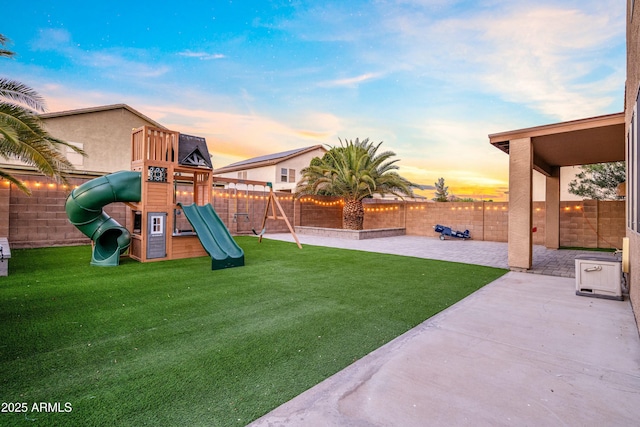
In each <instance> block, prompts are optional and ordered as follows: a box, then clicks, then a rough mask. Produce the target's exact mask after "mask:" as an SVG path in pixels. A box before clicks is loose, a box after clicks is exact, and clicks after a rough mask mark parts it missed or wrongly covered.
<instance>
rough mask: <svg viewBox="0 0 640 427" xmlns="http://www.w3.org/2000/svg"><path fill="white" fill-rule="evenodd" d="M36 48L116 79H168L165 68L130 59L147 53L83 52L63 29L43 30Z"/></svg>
mask: <svg viewBox="0 0 640 427" xmlns="http://www.w3.org/2000/svg"><path fill="white" fill-rule="evenodd" d="M33 47H34V48H35V49H38V50H46V51H53V52H56V53H58V54H59V55H62V56H64V57H66V58H67V59H68V60H69V61H71V62H73V63H75V64H77V65H79V66H83V67H90V68H93V69H95V70H101V71H102V72H103V73H107V74H109V75H112V76H114V77H121V76H123V75H126V76H131V77H141V78H153V77H160V76H162V75H165V74H166V73H167V72H169V70H170V68H169V66H167V65H166V64H155V63H152V61H150V62H142V61H140V60H138V59H130V57H135V58H144V57H148V52H147V51H143V50H140V49H115V48H112V49H101V50H85V49H82V48H81V47H80V45H78V44H76V43H74V41H73V39H72V36H71V34H70V33H69V32H68V31H67V30H64V29H46V30H41V31H40V32H39V37H38V38H37V39H36V40H35V41H34V42H33Z"/></svg>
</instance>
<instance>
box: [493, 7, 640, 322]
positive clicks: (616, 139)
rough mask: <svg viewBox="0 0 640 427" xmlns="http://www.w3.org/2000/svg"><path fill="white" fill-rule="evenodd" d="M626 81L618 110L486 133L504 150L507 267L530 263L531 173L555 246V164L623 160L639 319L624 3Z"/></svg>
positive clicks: (631, 40)
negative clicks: (540, 189)
mask: <svg viewBox="0 0 640 427" xmlns="http://www.w3.org/2000/svg"><path fill="white" fill-rule="evenodd" d="M626 26H627V80H626V85H625V105H624V111H623V112H621V113H615V114H609V115H604V116H598V117H590V118H585V119H580V120H574V121H569V122H563V123H555V124H549V125H544V126H537V127H533V128H528V129H519V130H512V131H507V132H500V133H495V134H491V135H489V141H490V143H491V144H492V145H494V146H495V147H497V148H499V149H500V150H502V151H504V152H505V153H507V154H508V155H509V195H510V198H509V225H508V228H509V231H508V245H509V267H510V268H511V269H514V270H527V269H530V268H531V266H532V253H533V246H532V245H533V238H532V216H533V209H532V176H533V170H537V171H538V172H540V173H542V174H543V175H544V176H545V177H546V190H545V203H546V216H547V217H546V227H545V233H546V236H545V244H546V246H547V247H549V248H556V249H557V248H558V247H559V235H560V220H559V215H560V179H559V177H560V174H559V171H560V168H561V167H563V166H573V165H586V164H593V163H601V162H613V161H620V160H624V161H626V163H627V183H626V203H627V206H626V236H627V238H628V241H629V248H628V253H627V254H626V255H625V258H626V257H627V256H628V259H629V267H628V278H627V279H628V280H627V283H628V285H629V296H630V299H631V303H632V306H633V309H634V313H635V316H636V320H638V319H640V216H639V215H640V170H639V168H638V157H639V155H638V150H640V146H639V144H638V130H639V129H638V111H639V110H640V10H639V8H634V1H633V0H628V2H627V22H626Z"/></svg>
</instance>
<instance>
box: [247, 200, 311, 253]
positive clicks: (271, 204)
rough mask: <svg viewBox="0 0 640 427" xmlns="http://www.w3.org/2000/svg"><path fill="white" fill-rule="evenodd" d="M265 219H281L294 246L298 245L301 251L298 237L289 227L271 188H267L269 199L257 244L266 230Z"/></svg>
mask: <svg viewBox="0 0 640 427" xmlns="http://www.w3.org/2000/svg"><path fill="white" fill-rule="evenodd" d="M269 207H271V215H269ZM276 207H277V208H278V210H279V211H280V215H282V216H281V217H278V213H277V212H276ZM267 219H282V220H284V222H285V223H286V224H287V227H288V228H289V232H290V233H291V235H292V236H293V239H294V240H295V241H296V244H297V245H298V247H299V248H300V249H302V245H301V244H300V241H299V240H298V236H297V235H296V232H295V231H294V229H293V227H292V226H291V223H290V222H289V220H288V219H287V215H285V213H284V209H282V205H280V201H279V200H278V196H276V194H275V193H274V192H273V188H272V187H269V199H268V200H267V205H266V206H265V208H264V217H263V218H262V226H261V230H262V232H261V233H260V237H259V238H258V242H259V243H261V242H262V235H263V234H264V232H265V230H266V226H267Z"/></svg>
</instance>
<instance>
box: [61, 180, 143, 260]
mask: <svg viewBox="0 0 640 427" xmlns="http://www.w3.org/2000/svg"><path fill="white" fill-rule="evenodd" d="M141 183H142V181H141V175H140V172H133V171H120V172H115V173H112V174H109V175H105V176H101V177H100V178H96V179H92V180H91V181H87V182H85V183H84V184H82V185H81V186H79V187H78V188H76V189H74V190H73V191H72V192H71V194H69V197H67V202H66V204H65V210H66V212H67V217H68V218H69V221H70V222H71V224H73V225H75V226H76V227H77V228H78V230H80V231H81V232H82V233H83V234H84V235H85V236H87V237H88V238H90V239H91V240H93V242H94V245H93V252H92V254H91V265H98V266H116V265H118V264H119V262H120V255H121V254H122V253H124V252H125V251H126V250H127V248H128V247H129V245H130V244H131V234H130V233H129V231H128V230H127V229H126V228H125V227H123V226H121V225H120V224H118V222H117V221H116V220H114V219H113V218H111V217H110V216H109V215H107V214H106V213H105V212H104V211H103V210H102V208H103V207H104V206H106V205H108V204H110V203H114V202H139V201H140V197H141Z"/></svg>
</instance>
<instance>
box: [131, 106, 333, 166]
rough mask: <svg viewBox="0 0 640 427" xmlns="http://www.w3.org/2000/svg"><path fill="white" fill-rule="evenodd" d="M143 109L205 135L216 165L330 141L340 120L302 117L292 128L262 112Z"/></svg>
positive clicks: (170, 125)
mask: <svg viewBox="0 0 640 427" xmlns="http://www.w3.org/2000/svg"><path fill="white" fill-rule="evenodd" d="M140 108H141V110H142V111H144V112H145V114H148V115H149V116H150V117H152V118H153V119H154V120H158V121H159V122H161V123H162V124H164V125H165V126H167V127H168V128H170V129H175V130H179V131H180V132H183V133H191V134H194V135H199V136H202V137H205V138H206V139H207V142H208V144H209V147H210V150H211V152H212V153H213V155H214V163H215V165H214V166H215V167H221V166H224V165H226V164H229V163H233V162H236V161H239V160H244V159H246V158H250V157H255V156H259V155H263V154H269V153H275V152H278V151H284V150H289V149H292V148H299V147H303V146H305V145H315V144H322V143H326V142H329V141H328V138H330V137H331V136H332V135H335V134H336V130H335V129H333V126H335V124H336V123H337V122H339V120H337V119H336V118H335V117H332V116H330V115H327V116H325V117H324V119H323V120H322V121H318V120H319V119H321V117H320V116H314V117H313V118H310V117H300V120H299V121H298V124H299V125H302V126H304V125H305V124H308V125H313V128H311V127H310V128H306V129H304V128H298V127H292V126H290V125H289V124H287V123H284V122H280V121H278V120H276V119H274V118H271V117H268V116H265V115H258V114H240V113H230V112H226V111H211V110H199V109H188V108H184V107H179V106H167V105H163V106H161V107H158V106H156V105H142V106H141V107H140Z"/></svg>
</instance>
